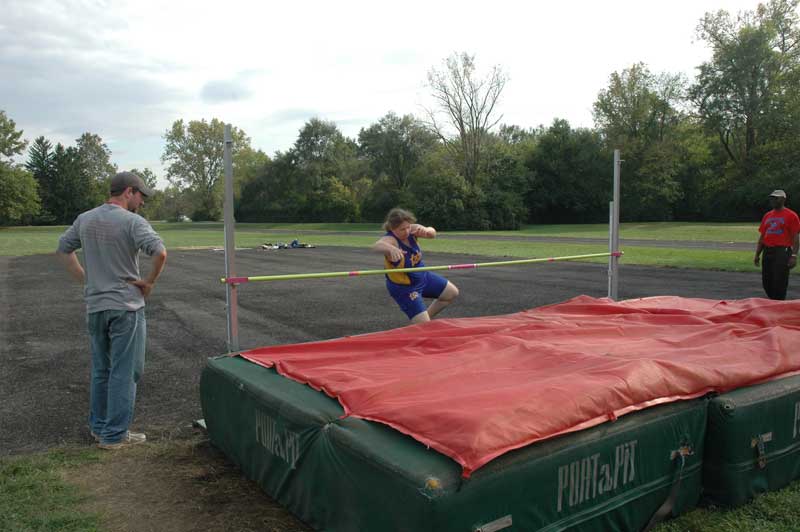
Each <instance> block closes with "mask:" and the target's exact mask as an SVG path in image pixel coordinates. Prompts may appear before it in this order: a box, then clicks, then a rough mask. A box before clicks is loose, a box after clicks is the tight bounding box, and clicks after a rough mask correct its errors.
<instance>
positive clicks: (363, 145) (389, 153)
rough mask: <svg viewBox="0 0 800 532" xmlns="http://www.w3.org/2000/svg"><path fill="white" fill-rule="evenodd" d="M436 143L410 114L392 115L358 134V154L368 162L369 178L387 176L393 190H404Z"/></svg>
mask: <svg viewBox="0 0 800 532" xmlns="http://www.w3.org/2000/svg"><path fill="white" fill-rule="evenodd" d="M436 140H437V139H436V136H435V135H433V134H432V133H431V132H430V131H429V130H428V129H427V128H425V126H424V125H423V124H422V123H421V122H419V121H418V120H417V119H415V118H414V117H413V116H412V115H404V116H402V117H399V116H397V115H396V114H395V113H393V112H389V113H387V114H386V116H384V117H383V118H381V119H380V120H379V121H378V122H377V123H376V124H372V125H371V126H370V127H368V128H366V129H363V128H362V129H361V131H360V132H359V134H358V143H359V151H360V153H361V154H362V155H364V156H366V157H367V158H368V159H369V161H370V166H371V167H372V172H373V175H374V176H375V177H376V178H379V177H381V176H384V175H385V176H387V178H388V179H389V181H390V182H391V183H392V184H393V185H394V188H396V190H397V191H402V190H405V189H406V187H407V186H408V178H409V175H410V174H411V171H412V170H413V169H414V167H415V166H416V165H417V164H419V161H420V159H421V158H422V156H423V155H424V154H425V153H426V152H427V151H428V150H430V149H432V148H433V147H434V146H435V145H436Z"/></svg>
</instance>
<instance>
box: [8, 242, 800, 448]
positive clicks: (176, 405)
mask: <svg viewBox="0 0 800 532" xmlns="http://www.w3.org/2000/svg"><path fill="white" fill-rule="evenodd" d="M425 260H426V263H427V264H428V265H431V266H432V265H437V264H452V263H465V262H475V261H476V260H479V261H481V262H483V261H489V260H503V258H500V257H498V258H494V259H493V258H490V257H480V258H476V257H475V256H467V255H453V254H442V253H438V254H437V253H426V255H425ZM147 262H148V261H147V260H146V259H143V265H146V263H147ZM380 267H381V261H380V258H379V257H377V256H376V255H374V254H371V253H370V252H369V251H367V250H364V249H356V248H344V247H342V248H336V247H328V248H324V247H323V248H314V249H295V250H280V251H256V250H248V251H241V252H238V253H237V273H238V274H240V275H267V274H285V273H298V272H320V271H340V270H357V269H373V268H380ZM223 272H224V257H223V254H222V253H219V252H213V251H206V250H193V251H171V252H170V255H169V261H168V264H167V269H166V270H165V272H164V274H163V275H162V277H161V279H160V281H159V284H158V286H157V287H156V289H155V291H154V293H153V295H152V296H151V299H150V300H149V302H148V307H147V317H148V347H147V364H146V369H145V373H144V377H143V380H142V381H141V382H140V386H139V395H138V404H137V408H136V419H135V420H134V427H135V428H137V429H144V430H146V431H147V432H148V434H150V435H153V436H155V437H158V435H159V434H162V435H167V434H171V433H175V432H180V431H182V430H184V429H185V428H186V427H187V426H189V425H190V423H191V422H192V420H194V419H197V418H199V417H201V416H202V414H201V411H200V402H199V394H198V383H199V379H200V372H201V370H202V368H203V366H204V364H205V361H206V359H207V358H208V357H210V356H215V355H218V354H221V353H223V352H225V351H226V345H225V342H226V316H225V290H224V287H223V285H222V284H220V283H219V282H218V279H219V277H220V276H221V275H222V273H223ZM795 275H796V274H795ZM446 276H447V277H448V278H449V279H450V280H451V281H453V282H454V283H455V284H456V285H457V286H458V287H459V288H460V289H461V296H460V298H459V300H458V301H457V302H456V303H454V304H453V305H452V306H451V307H450V308H448V309H447V310H445V312H444V313H443V314H442V318H448V317H466V316H481V315H493V314H505V313H511V312H517V311H520V310H523V309H528V308H531V307H536V306H540V305H545V304H550V303H556V302H559V301H563V300H566V299H569V298H571V297H574V296H577V295H580V294H586V295H590V296H596V297H602V296H605V295H606V290H607V288H606V287H607V267H606V266H604V265H600V264H584V263H568V262H563V263H552V264H542V265H536V266H520V267H506V268H496V269H485V270H478V271H460V272H456V271H454V272H447V273H446ZM793 283H795V284H796V281H794V280H790V287H789V297H790V298H794V297H797V296H798V295H800V292H798V289H797V288H794V287H793V286H792V284H793ZM665 294H671V295H679V296H686V297H702V298H710V299H738V298H745V297H763V292H762V290H761V279H760V275H759V273H758V272H756V271H754V272H753V273H722V272H709V271H697V270H679V269H667V268H650V267H638V266H624V265H623V266H622V267H621V282H620V298H623V299H627V298H637V297H646V296H654V295H665ZM239 304H240V306H239V323H240V341H241V346H242V347H243V348H248V347H259V346H265V345H272V344H280V343H294V342H304V341H310V340H321V339H328V338H336V337H340V336H345V335H352V334H361V333H367V332H373V331H380V330H384V329H389V328H394V327H400V326H403V325H405V324H406V323H407V322H406V319H405V316H404V315H403V314H402V313H401V312H400V310H398V309H397V308H396V306H395V304H394V302H393V301H391V299H390V298H389V296H388V295H387V293H386V290H385V288H384V285H383V278H382V277H379V276H372V277H361V278H354V279H320V280H306V281H291V282H279V283H252V284H249V285H243V286H241V288H240V289H239ZM0 317H2V318H1V319H0V455H7V454H16V453H24V452H30V451H38V450H43V449H47V448H49V447H52V446H54V445H58V444H60V443H81V442H83V443H89V441H90V440H89V436H88V432H87V429H86V421H85V418H86V409H87V404H88V379H89V355H88V352H87V351H88V339H87V337H86V333H85V329H86V326H85V321H86V318H85V312H84V306H83V300H82V288H81V287H80V286H79V285H77V284H75V283H74V282H72V281H70V280H69V278H68V277H67V274H66V273H65V272H64V271H62V269H61V267H60V265H59V264H58V263H57V262H56V260H55V258H54V257H53V256H46V255H34V256H27V257H0Z"/></svg>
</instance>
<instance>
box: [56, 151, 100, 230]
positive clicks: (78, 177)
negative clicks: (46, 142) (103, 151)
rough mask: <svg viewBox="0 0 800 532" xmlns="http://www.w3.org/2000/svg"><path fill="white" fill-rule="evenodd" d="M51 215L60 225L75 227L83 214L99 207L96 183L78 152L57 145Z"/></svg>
mask: <svg viewBox="0 0 800 532" xmlns="http://www.w3.org/2000/svg"><path fill="white" fill-rule="evenodd" d="M48 186H49V188H50V191H49V192H48V194H47V196H46V197H48V199H49V204H47V205H45V207H46V208H47V210H48V212H49V213H50V214H52V215H53V216H54V217H55V220H54V222H55V223H58V224H71V223H72V222H73V221H74V220H75V218H76V217H77V216H78V215H79V214H80V213H81V212H83V211H86V210H89V209H91V208H93V207H96V206H97V201H96V199H95V198H94V197H93V194H92V192H93V187H94V180H93V179H92V178H91V176H89V174H88V173H87V171H86V168H85V166H84V161H83V158H82V157H81V155H80V152H79V151H78V148H75V147H68V148H65V147H64V146H63V145H61V144H58V145H56V148H55V150H54V151H53V175H52V177H51V179H50V180H49V182H48Z"/></svg>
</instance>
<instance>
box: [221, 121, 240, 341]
mask: <svg viewBox="0 0 800 532" xmlns="http://www.w3.org/2000/svg"><path fill="white" fill-rule="evenodd" d="M232 151H233V135H231V126H230V124H225V154H224V163H225V211H224V220H225V276H226V277H235V276H236V261H235V255H236V240H235V238H234V229H235V227H234V224H235V223H236V221H235V220H234V219H233V159H232V155H231V153H232ZM236 289H237V287H236V285H235V284H231V283H228V284H226V285H225V301H226V307H227V314H228V352H229V353H234V352H237V351H239V317H238V310H239V304H238V300H237V294H236Z"/></svg>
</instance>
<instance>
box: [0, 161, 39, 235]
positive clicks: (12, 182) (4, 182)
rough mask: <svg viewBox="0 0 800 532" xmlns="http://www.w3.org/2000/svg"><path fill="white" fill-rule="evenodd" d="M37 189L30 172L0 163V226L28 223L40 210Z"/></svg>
mask: <svg viewBox="0 0 800 532" xmlns="http://www.w3.org/2000/svg"><path fill="white" fill-rule="evenodd" d="M37 189H38V185H37V183H36V180H35V179H34V178H33V176H32V175H31V173H30V172H28V171H27V170H25V169H24V168H21V167H19V166H13V165H11V164H9V163H6V162H2V161H0V191H2V193H0V225H11V224H18V223H25V224H27V223H30V221H31V220H32V219H33V217H34V216H36V215H37V214H39V210H40V208H41V202H40V200H39V194H38V192H37Z"/></svg>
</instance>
